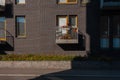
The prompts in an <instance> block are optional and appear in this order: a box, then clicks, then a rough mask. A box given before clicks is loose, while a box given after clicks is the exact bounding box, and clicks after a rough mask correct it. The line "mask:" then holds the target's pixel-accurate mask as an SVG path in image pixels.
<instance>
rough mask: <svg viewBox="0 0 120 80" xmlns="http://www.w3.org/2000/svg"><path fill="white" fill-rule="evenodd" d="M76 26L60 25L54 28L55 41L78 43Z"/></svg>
mask: <svg viewBox="0 0 120 80" xmlns="http://www.w3.org/2000/svg"><path fill="white" fill-rule="evenodd" d="M77 32H78V28H77V27H71V26H62V27H61V26H60V27H58V28H57V30H56V43H78V33H77Z"/></svg>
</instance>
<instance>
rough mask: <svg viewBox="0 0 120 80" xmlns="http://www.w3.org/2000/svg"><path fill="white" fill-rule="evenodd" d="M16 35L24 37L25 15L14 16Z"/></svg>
mask: <svg viewBox="0 0 120 80" xmlns="http://www.w3.org/2000/svg"><path fill="white" fill-rule="evenodd" d="M16 37H26V21H25V16H16Z"/></svg>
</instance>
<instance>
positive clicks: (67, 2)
mask: <svg viewBox="0 0 120 80" xmlns="http://www.w3.org/2000/svg"><path fill="white" fill-rule="evenodd" d="M77 3H78V0H76V1H75V2H69V1H68V0H66V2H59V0H58V4H77Z"/></svg>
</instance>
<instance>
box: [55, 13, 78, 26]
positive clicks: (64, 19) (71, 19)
mask: <svg viewBox="0 0 120 80" xmlns="http://www.w3.org/2000/svg"><path fill="white" fill-rule="evenodd" d="M57 26H71V27H77V16H76V15H70V16H65V15H61V16H57Z"/></svg>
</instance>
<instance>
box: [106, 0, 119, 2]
mask: <svg viewBox="0 0 120 80" xmlns="http://www.w3.org/2000/svg"><path fill="white" fill-rule="evenodd" d="M104 2H120V0H104Z"/></svg>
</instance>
